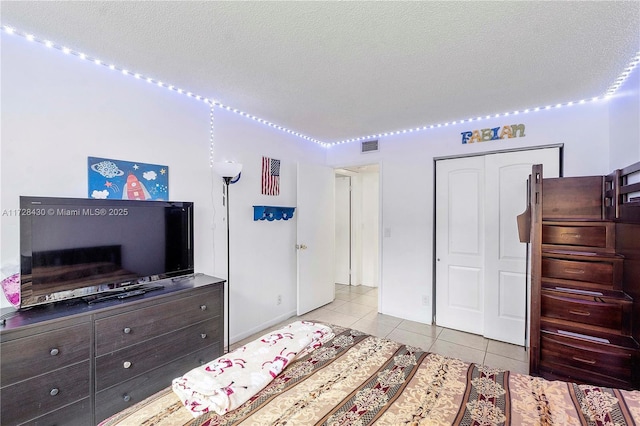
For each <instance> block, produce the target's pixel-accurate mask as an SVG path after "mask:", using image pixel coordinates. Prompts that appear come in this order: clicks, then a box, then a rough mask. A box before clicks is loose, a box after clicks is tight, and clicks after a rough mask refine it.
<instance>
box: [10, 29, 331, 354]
mask: <svg viewBox="0 0 640 426" xmlns="http://www.w3.org/2000/svg"><path fill="white" fill-rule="evenodd" d="M1 42H2V45H1V47H2V65H1V66H2V68H1V72H2V82H1V84H2V86H1V89H2V91H1V99H0V100H1V111H2V117H1V125H2V133H1V138H0V141H1V144H2V145H1V146H0V154H1V165H2V170H1V183H2V187H1V192H2V194H1V197H0V200H1V205H0V210H5V209H15V208H17V207H18V197H19V196H20V195H42V196H56V197H82V198H84V197H87V157H88V156H96V157H106V158H113V159H118V160H129V161H140V162H146V163H154V164H163V165H168V166H169V172H170V180H169V195H170V198H171V199H173V200H186V201H194V203H195V226H194V228H195V269H196V271H197V272H203V273H206V274H210V275H215V276H219V277H222V278H226V277H227V264H226V222H225V221H224V220H225V216H226V210H225V207H224V206H223V204H222V188H223V184H222V179H221V178H219V177H218V176H213V173H212V171H211V168H210V167H209V146H210V144H209V108H208V106H207V105H206V104H204V103H202V102H199V101H196V100H194V99H192V98H188V97H186V96H184V95H180V94H177V93H173V92H170V91H168V90H165V89H161V88H158V87H157V86H154V85H150V84H148V83H145V82H143V81H141V80H136V79H134V78H131V77H127V76H124V75H122V74H120V73H117V72H113V71H110V70H108V69H106V68H104V67H98V66H95V65H94V64H92V63H88V62H86V61H81V60H79V59H78V58H75V57H72V56H68V55H64V54H63V53H61V52H59V51H55V50H52V49H47V48H45V47H44V46H42V45H40V44H37V43H30V42H28V41H27V40H25V39H23V38H20V37H11V36H8V35H3V37H2V39H1ZM265 118H268V117H265ZM325 154H326V151H325V150H324V148H321V147H320V146H319V145H316V144H314V143H312V142H306V141H303V140H301V139H299V138H297V137H294V136H291V135H288V134H286V133H284V132H281V131H278V130H276V129H273V128H270V127H267V126H264V125H262V124H259V123H257V122H254V121H252V120H249V119H246V118H243V117H241V116H239V115H237V114H234V113H232V112H229V111H226V110H219V109H216V110H215V159H216V160H217V161H218V160H226V159H229V160H236V161H238V162H241V163H243V164H244V169H243V172H242V178H241V179H240V181H239V182H238V183H236V184H233V185H231V187H230V213H231V222H230V224H231V272H232V276H231V311H230V312H231V341H232V342H234V341H236V340H238V339H240V338H242V337H244V336H247V335H249V334H252V333H253V332H255V331H257V330H262V329H263V328H264V327H266V326H269V325H270V324H273V323H276V322H278V321H280V320H282V319H285V318H288V317H289V316H291V315H292V314H293V313H295V308H296V253H295V235H296V219H295V216H294V219H292V220H289V221H273V222H267V221H258V222H254V221H253V208H252V206H253V205H278V206H296V165H297V163H298V162H300V163H302V164H304V163H307V162H316V163H324V161H325ZM263 155H264V156H268V157H272V158H276V159H280V160H281V161H282V165H281V178H280V179H281V195H280V196H277V197H274V196H264V195H261V194H260V173H261V157H262V156H263ZM0 217H1V228H0V229H1V246H0V247H1V252H0V264H1V265H2V266H5V265H9V264H17V263H18V249H19V221H18V218H17V217H10V216H0ZM277 294H281V295H282V303H281V304H280V305H277V303H276V295H277ZM0 299H1V301H0V305H1V306H2V307H5V306H7V305H8V302H6V301H5V300H4V297H0Z"/></svg>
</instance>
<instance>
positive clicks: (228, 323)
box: [223, 177, 231, 353]
mask: <svg viewBox="0 0 640 426" xmlns="http://www.w3.org/2000/svg"><path fill="white" fill-rule="evenodd" d="M223 179H224V184H225V185H226V191H227V194H226V195H227V199H226V204H227V353H229V346H230V344H231V331H230V330H231V328H230V325H231V315H230V314H229V311H230V310H231V294H230V293H231V284H230V283H231V256H230V254H231V247H230V246H229V241H230V238H229V183H230V182H231V177H224V178H223Z"/></svg>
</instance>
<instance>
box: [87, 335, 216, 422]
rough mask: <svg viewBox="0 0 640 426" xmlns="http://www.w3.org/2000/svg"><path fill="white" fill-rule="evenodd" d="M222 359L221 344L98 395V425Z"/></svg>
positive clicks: (177, 360) (208, 347) (206, 348)
mask: <svg viewBox="0 0 640 426" xmlns="http://www.w3.org/2000/svg"><path fill="white" fill-rule="evenodd" d="M220 355H222V342H219V344H214V345H212V346H207V347H205V348H203V349H200V350H199V351H196V352H193V353H191V354H189V355H186V356H183V357H181V358H178V359H176V360H174V361H172V362H171V363H170V364H168V365H166V366H164V367H162V369H156V370H151V371H149V372H147V373H144V374H141V375H140V376H138V377H135V378H133V379H131V380H127V381H126V382H123V383H121V384H118V385H116V386H113V387H111V388H109V389H106V390H103V391H101V392H98V393H97V394H96V422H100V421H102V420H104V419H106V418H108V417H109V416H111V415H113V414H115V413H117V412H119V411H122V410H124V409H125V408H127V407H129V406H130V405H133V404H135V403H138V402H140V401H142V400H143V399H145V398H146V397H147V396H148V395H151V394H153V393H155V392H158V391H160V390H162V389H164V388H166V387H168V386H170V385H171V382H172V380H173V379H175V378H176V377H180V376H182V375H183V374H185V373H186V372H188V371H190V370H192V369H193V368H196V367H199V366H200V365H203V364H205V363H207V362H209V361H212V360H214V359H216V358H218V357H219V356H220Z"/></svg>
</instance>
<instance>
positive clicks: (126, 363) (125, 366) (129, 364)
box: [122, 361, 131, 368]
mask: <svg viewBox="0 0 640 426" xmlns="http://www.w3.org/2000/svg"><path fill="white" fill-rule="evenodd" d="M122 366H123V367H124V368H130V367H131V361H125V362H124V363H123V364H122Z"/></svg>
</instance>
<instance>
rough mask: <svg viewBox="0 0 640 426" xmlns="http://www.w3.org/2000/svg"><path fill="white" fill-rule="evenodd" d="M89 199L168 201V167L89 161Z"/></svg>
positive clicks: (115, 161) (91, 158) (119, 161)
mask: <svg viewBox="0 0 640 426" xmlns="http://www.w3.org/2000/svg"><path fill="white" fill-rule="evenodd" d="M88 164H89V198H109V199H122V200H164V201H166V200H168V199H169V167H168V166H160V165H157V164H146V163H134V162H131V161H121V160H111V159H108V158H97V157H89V161H88Z"/></svg>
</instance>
